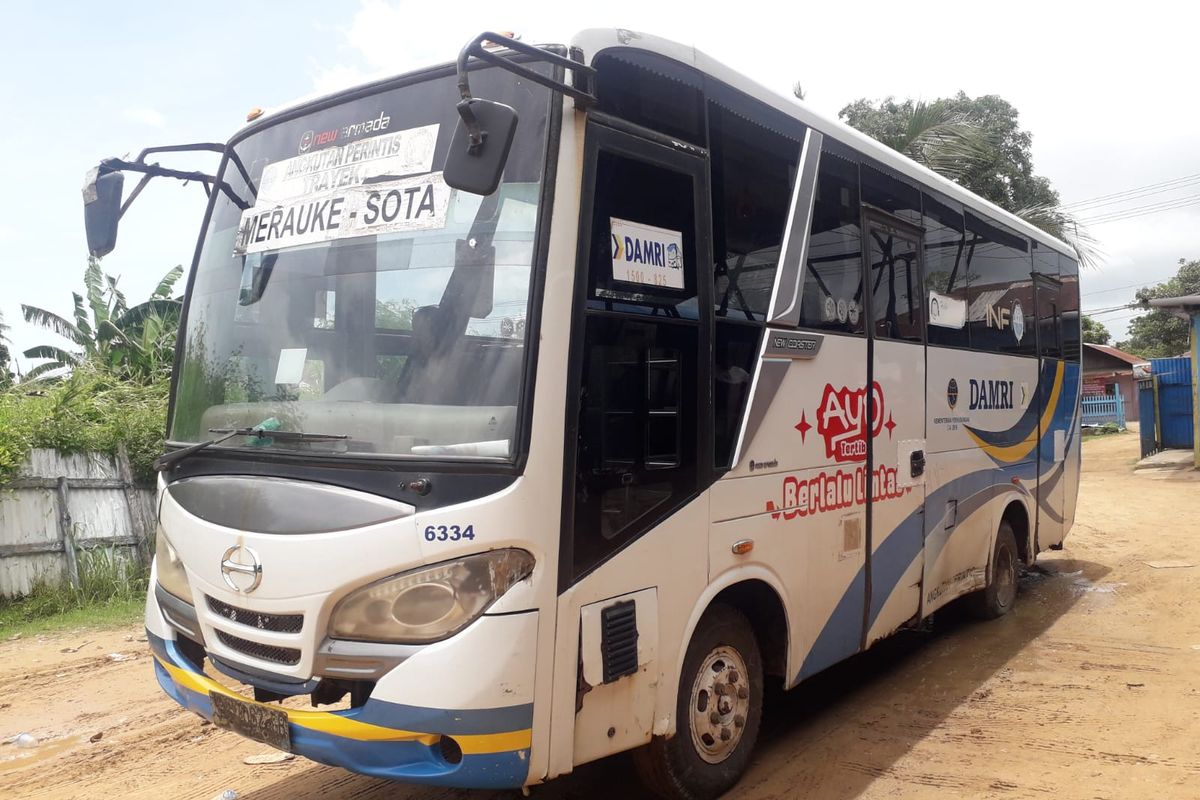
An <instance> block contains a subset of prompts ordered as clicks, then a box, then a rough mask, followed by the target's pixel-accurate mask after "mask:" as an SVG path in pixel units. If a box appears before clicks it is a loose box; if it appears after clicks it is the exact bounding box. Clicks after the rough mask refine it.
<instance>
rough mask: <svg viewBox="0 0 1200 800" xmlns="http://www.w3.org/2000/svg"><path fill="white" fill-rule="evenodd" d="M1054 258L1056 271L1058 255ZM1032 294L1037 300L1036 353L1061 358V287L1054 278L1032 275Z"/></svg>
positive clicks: (1053, 254) (1054, 255)
mask: <svg viewBox="0 0 1200 800" xmlns="http://www.w3.org/2000/svg"><path fill="white" fill-rule="evenodd" d="M1051 255H1052V256H1053V257H1054V259H1053V260H1054V262H1055V264H1054V268H1055V270H1057V269H1058V253H1051ZM1033 282H1034V293H1035V295H1036V299H1037V334H1038V348H1039V349H1038V353H1039V354H1040V355H1042V356H1045V357H1046V358H1062V341H1061V340H1060V339H1059V337H1060V336H1061V335H1062V322H1061V319H1062V317H1061V314H1060V313H1059V311H1060V309H1061V302H1060V300H1059V296H1060V295H1061V294H1062V285H1061V284H1060V283H1059V282H1058V280H1057V279H1056V278H1049V277H1046V276H1044V275H1039V274H1036V273H1035V274H1034V276H1033Z"/></svg>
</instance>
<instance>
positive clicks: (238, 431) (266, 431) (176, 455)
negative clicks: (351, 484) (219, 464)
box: [154, 420, 350, 472]
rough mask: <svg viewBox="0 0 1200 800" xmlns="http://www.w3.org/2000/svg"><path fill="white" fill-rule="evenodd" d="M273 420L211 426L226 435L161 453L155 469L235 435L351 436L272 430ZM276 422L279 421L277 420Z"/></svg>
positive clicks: (286, 437) (290, 438)
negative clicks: (239, 425)
mask: <svg viewBox="0 0 1200 800" xmlns="http://www.w3.org/2000/svg"><path fill="white" fill-rule="evenodd" d="M272 421H273V420H267V421H266V422H262V423H260V424H258V425H256V426H255V427H253V428H209V429H208V432H209V433H222V434H224V436H218V437H216V438H214V439H209V440H208V441H205V442H200V443H199V444H193V445H191V446H189V447H184V448H182V449H180V450H175V451H173V452H170V453H167V454H165V455H161V456H159V457H158V458H156V459H155V460H154V470H155V471H156V472H163V471H165V470H168V469H170V468H171V467H172V466H174V465H175V464H177V463H179V462H180V461H183V460H184V459H185V458H187V457H188V456H191V455H192V454H193V453H198V452H200V451H201V450H204V449H205V448H208V447H212V446H213V445H214V444H220V443H221V442H224V441H228V440H229V439H232V438H233V437H235V436H253V437H255V438H256V439H258V440H260V441H262V440H264V439H278V440H279V441H281V442H328V441H335V440H340V439H349V438H350V437H349V435H347V434H344V433H303V432H301V431H278V430H271V428H270V427H269V426H268V424H267V423H269V422H272ZM275 424H278V423H277V422H276V423H275Z"/></svg>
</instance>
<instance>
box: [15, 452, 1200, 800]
mask: <svg viewBox="0 0 1200 800" xmlns="http://www.w3.org/2000/svg"><path fill="white" fill-rule="evenodd" d="M1136 457H1137V437H1136V436H1134V435H1125V436H1119V437H1116V436H1114V437H1109V438H1105V439H1100V440H1097V441H1092V442H1088V443H1086V444H1085V445H1084V461H1085V476H1084V480H1083V485H1082V488H1081V493H1080V503H1079V513H1078V519H1077V522H1076V524H1075V528H1074V531H1073V532H1072V534H1071V536H1070V537H1069V538H1068V540H1067V544H1068V546H1067V549H1066V550H1064V551H1062V552H1061V553H1052V554H1046V555H1044V556H1043V557H1042V559H1041V561H1040V564H1041V568H1042V571H1040V572H1033V573H1030V574H1029V575H1027V576H1026V578H1025V579H1024V581H1023V583H1022V593H1021V596H1020V599H1019V600H1018V605H1017V609H1016V611H1015V612H1014V613H1013V614H1011V615H1010V616H1008V617H1006V618H1004V619H1002V620H999V621H997V622H992V623H969V622H956V621H953V620H939V621H938V624H937V625H936V627H935V630H934V631H933V632H931V633H912V634H907V635H904V636H902V637H898V638H896V639H894V640H891V641H889V642H887V643H885V644H884V645H882V646H880V647H879V648H876V649H875V650H873V651H872V652H871V653H868V654H866V655H865V656H862V657H860V658H858V659H855V660H853V661H852V662H850V663H849V664H847V665H844V666H843V667H840V668H838V669H835V670H832V671H831V672H830V674H827V675H825V676H821V677H818V678H817V679H816V680H814V681H812V682H810V683H809V684H806V685H805V686H804V687H802V688H801V689H799V690H797V691H796V692H793V693H790V694H788V695H784V696H783V697H781V698H780V699H779V702H777V703H776V705H775V707H774V708H773V709H772V710H770V711H769V712H768V714H769V716H768V719H767V722H766V724H765V726H764V732H763V736H762V739H761V740H760V745H759V751H758V754H757V757H756V759H755V761H754V763H753V765H752V767H751V769H750V771H749V774H748V775H747V776H746V777H745V778H744V780H743V781H742V783H741V785H740V786H739V787H738V789H737V790H736V791H735V792H733V794H732V795H731V796H732V797H735V798H745V799H749V798H797V797H811V798H821V800H826V799H829V800H841V799H843V798H897V797H900V798H938V799H939V800H940V799H941V798H957V797H970V798H980V797H987V798H1023V797H1054V798H1055V800H1073V799H1074V798H1079V800H1085V799H1086V800H1093V799H1094V798H1105V799H1106V800H1112V799H1114V798H1138V799H1139V800H1141V799H1142V798H1154V800H1166V798H1188V799H1189V800H1190V799H1192V798H1197V797H1200V614H1198V613H1197V605H1198V603H1200V567H1192V568H1167V569H1155V568H1152V567H1151V566H1149V565H1147V564H1146V562H1147V561H1158V560H1181V559H1182V560H1186V561H1189V562H1191V563H1197V564H1200V476H1197V475H1196V474H1195V473H1187V474H1185V473H1170V474H1166V473H1161V472H1160V473H1156V474H1142V473H1138V474H1134V473H1133V472H1132V465H1133V462H1134V460H1135V459H1136ZM141 636H142V633H141V631H140V629H136V628H131V629H129V630H122V631H115V632H114V631H107V632H96V631H79V632H72V633H69V634H62V635H56V636H53V637H50V636H46V637H37V638H33V639H29V640H18V641H7V642H0V739H7V738H8V737H10V736H13V735H15V734H17V733H18V732H21V731H28V732H30V733H32V734H33V735H35V736H37V737H38V739H39V740H41V742H42V743H41V744H40V745H39V746H38V747H36V748H34V749H25V750H22V749H18V748H17V747H16V746H15V745H13V744H8V745H3V746H0V797H4V798H9V797H15V798H55V799H58V798H112V800H140V799H141V798H147V799H149V798H154V799H155V800H159V799H165V798H199V800H209V799H210V798H213V797H215V796H217V795H219V794H220V793H221V792H222V791H223V790H226V789H233V790H235V791H236V792H237V793H238V796H239V798H242V800H305V799H307V798H330V799H331V800H350V799H351V798H353V800H376V799H377V798H385V797H386V798H396V799H402V800H408V799H410V798H411V799H412V800H416V798H439V799H441V800H444V799H445V798H454V800H467V799H468V798H470V800H492V798H500V797H504V798H512V797H515V796H518V795H516V794H515V793H498V794H497V793H486V792H477V793H472V792H460V791H449V790H430V789H418V788H413V787H406V786H398V785H395V784H389V783H384V782H381V781H374V780H368V779H365V778H361V777H357V776H354V775H350V774H348V773H346V772H342V771H340V770H337V769H330V768H326V767H322V766H319V765H316V764H313V763H311V762H307V761H304V760H303V759H296V760H294V761H292V762H290V763H285V764H279V765H274V766H247V765H245V764H244V763H243V759H244V758H245V757H246V756H250V755H254V754H261V753H265V752H267V750H268V748H265V747H262V746H260V745H256V744H254V743H253V742H247V741H245V740H242V739H240V738H238V737H237V736H235V735H232V734H228V733H225V732H223V731H218V730H216V729H214V728H213V727H212V726H211V725H201V724H200V720H199V719H198V718H196V717H195V716H193V715H191V714H187V713H184V712H182V711H180V710H179V709H178V708H177V707H176V706H175V705H174V703H172V702H171V701H170V700H168V699H167V698H166V697H165V696H164V695H163V694H162V693H161V692H160V691H159V689H158V687H157V685H156V684H155V682H154V678H153V675H152V671H151V665H150V664H151V662H150V656H149V653H148V651H147V650H146V645H145V643H144V642H142V641H139V637H141ZM97 735H100V738H99V739H98V740H97V741H95V742H92V741H90V739H91V738H94V737H95V736H97ZM534 796H535V797H542V798H578V799H579V800H585V799H586V798H613V797H637V796H639V792H638V790H637V788H636V784H635V783H634V779H633V777H632V775H631V774H630V770H629V767H628V765H627V764H626V762H625V761H624V760H623V759H613V760H610V761H608V762H604V763H602V764H599V765H590V766H588V767H584V768H582V769H580V770H579V771H578V772H576V773H575V774H574V775H572V776H570V777H567V778H565V779H561V780H558V781H554V782H553V783H551V784H549V785H547V786H544V787H540V788H537V789H535V790H534Z"/></svg>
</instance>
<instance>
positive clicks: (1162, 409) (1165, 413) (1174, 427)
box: [1150, 358, 1193, 450]
mask: <svg viewBox="0 0 1200 800" xmlns="http://www.w3.org/2000/svg"><path fill="white" fill-rule="evenodd" d="M1150 370H1151V372H1152V373H1153V375H1154V377H1155V378H1156V379H1157V380H1158V428H1159V431H1160V435H1161V440H1160V444H1161V446H1162V447H1164V448H1172V447H1179V448H1183V449H1186V450H1190V449H1192V443H1193V441H1192V363H1191V359H1189V358H1156V359H1153V360H1152V361H1151V362H1150Z"/></svg>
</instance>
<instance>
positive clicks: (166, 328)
mask: <svg viewBox="0 0 1200 800" xmlns="http://www.w3.org/2000/svg"><path fill="white" fill-rule="evenodd" d="M182 275H183V267H174V268H173V269H171V270H170V271H168V272H167V274H166V275H164V276H163V278H162V280H160V281H159V282H158V285H157V286H156V287H155V289H154V291H153V292H152V293H151V295H150V298H149V299H148V300H146V301H144V302H142V303H138V304H137V305H135V306H133V307H130V306H129V303H128V301H127V300H126V299H125V295H124V293H122V292H121V290H120V289H119V288H117V281H118V278H114V277H113V276H111V275H106V274H105V273H104V272H102V271H101V269H100V264H99V262H97V261H96V260H95V259H88V266H87V269H86V270H85V271H84V275H83V285H84V290H85V291H84V296H81V295H80V294H78V293H77V292H72V294H71V296H72V298H73V300H74V304H75V309H74V312H73V314H72V319H71V320H68V319H66V318H64V317H61V316H59V315H58V314H55V313H53V312H51V311H47V310H46V309H44V308H38V307H37V306H28V305H22V306H21V311H22V313H23V314H24V316H25V321H26V322H29V323H31V324H33V325H37V326H38V327H41V328H45V329H46V330H49V331H52V332H54V333H56V334H58V335H59V336H61V337H63V338H64V339H66V340H68V341H69V342H70V343H71V345H73V346H74V348H75V349H71V348H70V347H61V346H58V345H53V344H47V345H38V346H37V347H31V348H29V349H28V350H26V351H25V356H26V357H27V358H42V359H47V360H46V361H45V362H44V363H42V364H38V365H37V366H36V367H34V368H32V369H31V370H29V372H28V374H27V375H26V376H25V377H26V379H27V380H34V379H39V378H45V377H57V376H58V375H60V374H61V373H62V372H64V371H67V370H71V369H73V368H75V367H78V366H79V365H81V364H83V363H85V362H87V363H91V364H93V365H94V366H96V367H99V368H102V369H106V370H109V371H111V372H113V373H115V374H117V375H118V376H119V377H123V378H130V379H134V380H147V379H153V378H156V377H161V376H163V375H165V374H166V373H168V372H169V371H170V368H171V364H172V362H173V359H174V352H175V331H176V328H177V327H178V324H179V314H180V308H181V303H180V301H179V300H178V299H173V298H172V297H171V290H172V289H173V288H174V286H175V283H176V282H177V281H178V280H179V278H180V277H182ZM85 296H86V303H85ZM89 311H90V314H89Z"/></svg>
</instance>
